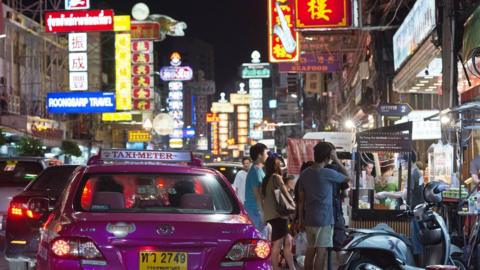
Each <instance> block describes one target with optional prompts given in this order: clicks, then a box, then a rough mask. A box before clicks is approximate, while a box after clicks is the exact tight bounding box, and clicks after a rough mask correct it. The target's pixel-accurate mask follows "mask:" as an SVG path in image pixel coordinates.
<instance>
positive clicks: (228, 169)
mask: <svg viewBox="0 0 480 270" xmlns="http://www.w3.org/2000/svg"><path fill="white" fill-rule="evenodd" d="M210 168H212V169H215V170H217V171H219V172H221V173H222V174H223V175H224V176H225V177H226V178H227V179H228V181H230V183H231V184H233V181H234V180H235V176H236V175H237V172H238V171H239V170H240V169H239V168H237V167H233V166H210Z"/></svg>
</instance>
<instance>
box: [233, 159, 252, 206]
mask: <svg viewBox="0 0 480 270" xmlns="http://www.w3.org/2000/svg"><path fill="white" fill-rule="evenodd" d="M251 164H252V162H251V160H250V158H249V157H244V158H243V159H242V165H243V170H240V171H238V172H237V175H235V180H234V181H233V185H232V187H233V189H234V190H235V193H236V194H237V197H238V199H239V200H240V201H241V202H242V203H243V204H245V182H246V181H247V174H248V170H249V169H250V165H251Z"/></svg>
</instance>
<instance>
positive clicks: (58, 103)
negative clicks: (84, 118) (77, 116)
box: [48, 97, 114, 108]
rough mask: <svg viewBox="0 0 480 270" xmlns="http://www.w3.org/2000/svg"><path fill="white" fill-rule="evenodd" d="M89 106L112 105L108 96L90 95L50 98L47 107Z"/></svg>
mask: <svg viewBox="0 0 480 270" xmlns="http://www.w3.org/2000/svg"><path fill="white" fill-rule="evenodd" d="M89 104H90V107H102V108H103V107H113V106H114V105H113V103H112V99H111V98H110V97H98V98H97V97H91V98H86V97H85V98H50V99H49V100H48V107H50V108H63V107H68V108H72V107H73V108H86V107H88V105H89Z"/></svg>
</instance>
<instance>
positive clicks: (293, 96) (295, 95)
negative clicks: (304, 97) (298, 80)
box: [290, 94, 298, 98]
mask: <svg viewBox="0 0 480 270" xmlns="http://www.w3.org/2000/svg"><path fill="white" fill-rule="evenodd" d="M290 96H291V97H292V98H298V95H297V94H290Z"/></svg>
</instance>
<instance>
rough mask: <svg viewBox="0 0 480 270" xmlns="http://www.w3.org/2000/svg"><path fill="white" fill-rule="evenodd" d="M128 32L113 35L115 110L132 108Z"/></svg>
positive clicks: (129, 40)
mask: <svg viewBox="0 0 480 270" xmlns="http://www.w3.org/2000/svg"><path fill="white" fill-rule="evenodd" d="M131 54H132V53H131V39H130V34H123V33H122V34H116V35H115V71H116V72H115V73H116V82H115V84H116V85H115V89H116V95H117V110H119V111H127V110H131V109H132V65H131V57H132V56H131Z"/></svg>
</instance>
